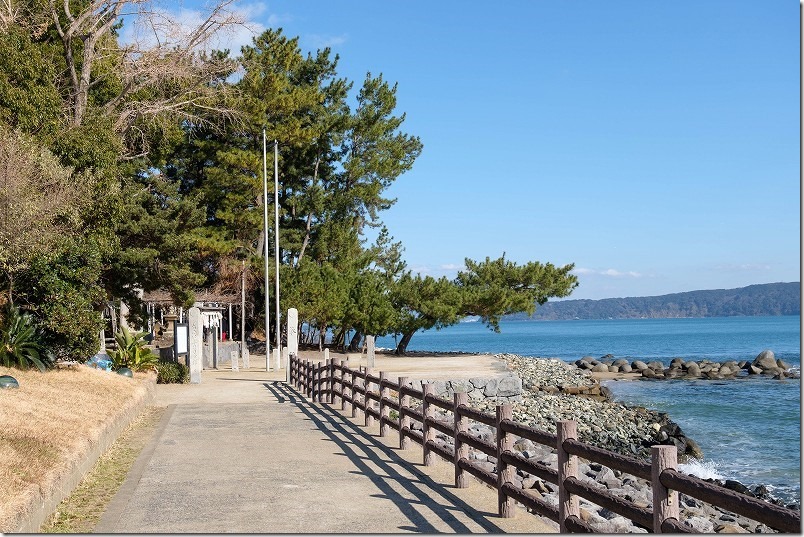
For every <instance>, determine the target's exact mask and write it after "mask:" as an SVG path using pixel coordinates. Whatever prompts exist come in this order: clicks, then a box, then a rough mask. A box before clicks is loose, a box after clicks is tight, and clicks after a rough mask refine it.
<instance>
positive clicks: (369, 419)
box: [363, 367, 374, 427]
mask: <svg viewBox="0 0 804 537" xmlns="http://www.w3.org/2000/svg"><path fill="white" fill-rule="evenodd" d="M372 371H373V369H372V368H370V367H367V368H366V381H365V382H364V383H363V385H364V386H365V387H366V393H365V395H364V396H363V403H364V405H365V406H366V408H365V409H364V411H363V413H364V414H365V415H366V416H365V418H366V422H365V424H366V427H371V426H372V425H374V416H373V415H372V414H371V412H369V407H371V405H372V403H371V400H370V399H369V396H368V392H369V388H371V384H372V383H371V382H369V379H368V378H369V375H371V372H372Z"/></svg>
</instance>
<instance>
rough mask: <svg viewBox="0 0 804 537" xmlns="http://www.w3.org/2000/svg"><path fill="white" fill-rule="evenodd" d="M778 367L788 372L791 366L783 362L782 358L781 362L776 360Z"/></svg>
mask: <svg viewBox="0 0 804 537" xmlns="http://www.w3.org/2000/svg"><path fill="white" fill-rule="evenodd" d="M776 367H778V368H781V369H784V370H785V371H787V370H788V369H790V364H788V363H787V362H785V361H784V360H782V359H781V358H780V359H779V360H776Z"/></svg>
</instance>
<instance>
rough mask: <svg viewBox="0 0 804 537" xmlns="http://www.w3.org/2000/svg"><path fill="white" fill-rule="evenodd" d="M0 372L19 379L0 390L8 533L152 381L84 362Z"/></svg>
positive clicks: (3, 510)
mask: <svg viewBox="0 0 804 537" xmlns="http://www.w3.org/2000/svg"><path fill="white" fill-rule="evenodd" d="M0 375H12V376H13V377H15V378H16V379H17V380H18V381H19V388H13V389H2V390H0V532H9V531H14V530H15V529H16V527H17V524H18V521H19V519H20V517H22V516H25V514H26V513H27V512H28V510H29V509H30V508H31V506H32V505H33V502H36V501H38V498H39V497H40V496H41V495H45V496H47V495H49V492H50V491H52V490H54V488H55V487H56V486H59V485H58V484H59V482H60V481H61V480H62V479H63V478H64V477H65V476H67V475H68V474H69V472H70V471H71V468H75V467H76V466H77V465H78V464H79V463H80V461H81V460H82V459H84V458H85V457H86V456H87V454H88V453H89V452H90V451H91V449H92V448H93V446H95V445H97V442H99V441H100V439H101V438H102V436H103V434H104V432H105V431H106V430H108V428H109V427H110V426H111V425H112V424H113V423H114V422H115V419H117V417H118V416H121V415H123V414H124V413H125V412H127V411H129V410H130V409H133V408H134V406H135V405H136V404H137V401H139V400H141V399H142V397H144V396H145V395H146V393H147V392H148V390H149V388H150V387H151V386H153V381H154V379H153V373H150V374H145V373H135V375H134V378H133V379H132V378H127V377H124V376H122V375H117V374H115V373H109V372H105V371H100V370H96V369H91V368H89V367H86V366H78V367H75V368H70V369H64V370H51V371H47V372H45V373H40V372H39V371H38V370H33V371H31V370H29V371H20V370H16V369H9V368H5V367H0ZM151 389H152V388H151Z"/></svg>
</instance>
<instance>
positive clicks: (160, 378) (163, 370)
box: [156, 362, 190, 384]
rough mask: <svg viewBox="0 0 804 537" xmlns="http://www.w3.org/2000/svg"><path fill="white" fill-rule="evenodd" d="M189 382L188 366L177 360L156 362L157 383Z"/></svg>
mask: <svg viewBox="0 0 804 537" xmlns="http://www.w3.org/2000/svg"><path fill="white" fill-rule="evenodd" d="M188 382H190V368H189V367H187V366H186V365H184V364H181V363H178V362H159V363H157V364H156V383H157V384H187V383H188Z"/></svg>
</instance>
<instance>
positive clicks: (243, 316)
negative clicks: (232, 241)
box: [240, 259, 246, 367]
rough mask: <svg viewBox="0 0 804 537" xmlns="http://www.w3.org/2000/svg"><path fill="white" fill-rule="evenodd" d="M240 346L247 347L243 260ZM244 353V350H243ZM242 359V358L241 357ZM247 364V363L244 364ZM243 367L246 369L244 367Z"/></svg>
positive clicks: (244, 267) (244, 265)
mask: <svg viewBox="0 0 804 537" xmlns="http://www.w3.org/2000/svg"><path fill="white" fill-rule="evenodd" d="M240 345H241V349H242V347H244V346H245V345H246V261H245V259H244V260H243V271H242V272H241V273H240ZM241 352H242V350H241ZM241 358H242V356H241ZM244 364H245V362H244ZM243 367H246V366H245V365H243Z"/></svg>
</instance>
